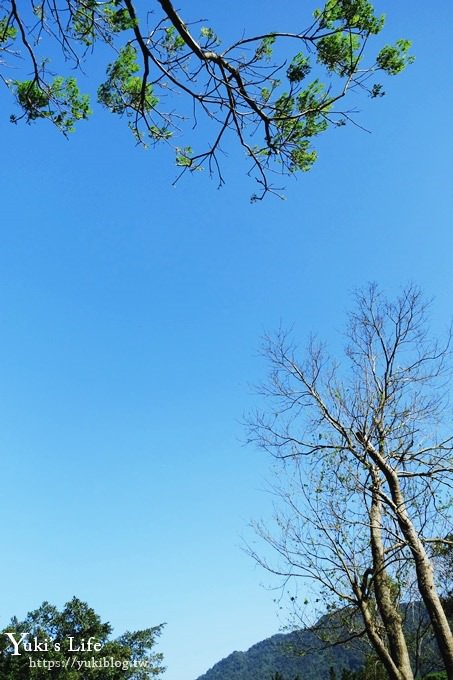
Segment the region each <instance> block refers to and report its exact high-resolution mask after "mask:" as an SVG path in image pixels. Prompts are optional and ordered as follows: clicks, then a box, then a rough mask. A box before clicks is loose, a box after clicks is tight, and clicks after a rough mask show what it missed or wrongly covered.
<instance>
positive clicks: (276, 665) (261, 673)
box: [197, 630, 369, 680]
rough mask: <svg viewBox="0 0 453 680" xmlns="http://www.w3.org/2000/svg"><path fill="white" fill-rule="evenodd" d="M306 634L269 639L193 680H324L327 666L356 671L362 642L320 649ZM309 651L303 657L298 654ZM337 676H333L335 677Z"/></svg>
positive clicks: (313, 637)
mask: <svg viewBox="0 0 453 680" xmlns="http://www.w3.org/2000/svg"><path fill="white" fill-rule="evenodd" d="M322 647H323V644H322V642H321V641H320V640H319V638H318V636H317V635H316V634H315V633H313V632H311V631H310V630H303V631H296V632H293V633H287V634H277V635H273V636H272V637H270V638H267V639H266V640H263V641H262V642H258V643H257V644H256V645H253V647H250V649H249V650H248V651H246V652H233V653H232V654H230V655H229V656H227V657H226V658H225V659H222V660H221V661H219V662H218V663H216V664H215V666H213V667H212V668H211V669H210V670H208V671H207V672H206V673H205V674H204V675H201V676H200V677H199V678H197V680H271V677H272V675H273V674H274V673H275V672H276V671H278V672H279V673H281V675H282V676H283V677H284V678H285V680H293V678H295V677H296V676H297V675H299V677H300V680H324V679H325V680H328V679H329V669H330V667H331V666H333V667H334V668H335V670H336V671H340V673H341V670H342V669H343V668H347V669H348V670H358V669H359V668H361V667H362V665H363V663H364V659H365V655H366V653H367V651H368V649H369V648H368V646H367V645H366V643H365V642H363V641H355V642H354V643H353V644H352V643H350V644H349V645H341V646H335V647H330V648H328V649H323V648H322ZM303 649H306V650H311V651H309V652H307V653H305V654H302V653H301V650H303ZM338 675H339V673H338V672H337V676H338Z"/></svg>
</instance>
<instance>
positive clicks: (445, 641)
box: [250, 285, 453, 680]
mask: <svg viewBox="0 0 453 680" xmlns="http://www.w3.org/2000/svg"><path fill="white" fill-rule="evenodd" d="M426 307H427V305H426V304H425V303H424V302H423V300H422V298H421V294H420V292H419V291H418V290H417V289H415V288H414V287H409V288H407V289H406V290H404V291H403V293H402V295H401V296H400V297H399V298H398V299H397V300H396V301H395V302H392V301H388V300H387V299H385V297H384V296H383V295H382V294H381V293H380V292H379V290H378V288H377V287H376V286H375V285H371V286H369V287H368V288H367V289H366V290H364V291H362V292H359V293H358V294H357V296H356V308H355V311H354V312H353V313H352V314H351V315H350V318H349V324H348V331H347V335H348V340H349V342H348V345H347V348H346V353H345V354H346V360H347V367H343V366H341V365H338V364H336V363H334V362H333V361H331V360H330V359H329V357H328V356H327V355H326V352H325V350H324V349H323V348H322V347H321V346H320V345H318V344H316V343H315V342H313V341H312V342H311V343H310V346H309V349H308V353H307V358H306V360H305V361H304V362H303V363H301V362H299V360H298V359H297V358H296V348H295V347H294V346H293V345H292V344H291V343H290V341H289V339H288V336H287V335H286V334H285V333H283V332H280V333H278V334H277V336H276V337H275V338H267V340H266V345H265V354H266V356H267V358H268V359H269V361H270V363H271V374H270V379H269V381H268V382H267V383H266V385H265V386H264V388H263V392H264V394H265V395H266V397H267V398H269V399H270V400H271V403H272V407H271V409H272V414H271V415H269V412H266V413H265V414H260V413H258V414H255V416H254V417H253V418H252V419H251V422H250V439H251V440H253V441H255V442H256V443H258V444H259V446H261V447H262V448H264V449H266V450H267V451H269V452H271V453H272V455H274V456H275V457H276V458H277V459H278V460H279V461H282V462H284V463H285V468H286V470H289V469H291V470H293V473H292V474H294V470H297V475H296V478H295V479H296V481H297V483H296V484H294V477H292V481H291V485H290V488H291V492H290V493H283V489H282V488H280V491H279V493H280V495H282V493H283V495H284V500H285V502H286V507H287V508H289V509H290V512H289V514H287V515H286V523H285V521H282V518H281V516H279V524H280V528H281V529H283V531H282V535H283V538H282V537H280V538H278V539H276V538H275V537H274V536H272V535H270V534H269V533H266V532H265V531H263V527H261V533H262V534H263V533H264V534H265V537H266V538H267V540H268V541H269V542H270V543H271V544H272V545H273V546H274V547H275V548H277V550H278V551H279V554H280V555H281V557H282V558H283V564H286V567H288V566H289V567H290V568H289V569H288V568H287V569H282V570H281V573H284V574H286V575H288V576H289V575H291V576H292V575H303V576H310V577H311V578H313V579H315V581H317V582H318V583H320V584H321V585H322V586H323V587H324V588H325V589H327V591H328V592H330V593H331V595H333V596H336V598H337V600H339V601H340V602H342V603H345V602H346V603H349V604H351V605H353V606H354V607H355V608H356V609H357V610H358V611H359V612H360V615H361V620H362V622H363V624H364V627H365V630H366V633H367V636H368V639H369V640H370V642H371V643H372V645H373V647H374V649H375V651H376V653H377V654H378V656H379V658H380V659H381V661H382V662H383V664H384V666H385V668H386V670H387V672H388V674H389V676H390V677H391V678H395V679H396V678H411V677H412V675H413V674H412V670H411V668H410V662H409V657H408V652H407V643H406V641H405V636H404V631H403V627H402V621H401V612H400V608H399V606H398V601H399V598H400V596H401V592H402V589H403V587H404V585H405V584H407V583H408V582H409V581H410V577H411V574H412V573H413V574H414V578H415V580H416V584H417V588H418V591H419V593H420V595H421V598H422V600H423V602H424V605H425V607H426V610H427V613H428V616H429V619H430V622H431V625H432V629H433V632H434V635H435V638H436V641H437V643H438V646H439V649H440V651H441V655H442V659H443V663H444V665H445V669H446V671H447V674H448V678H449V679H450V680H451V679H452V678H453V637H452V633H451V630H450V627H449V624H448V620H447V617H446V614H445V611H444V608H443V605H442V601H441V598H440V597H439V593H438V590H437V587H436V583H435V579H434V573H433V564H432V561H431V560H430V558H429V551H428V549H427V546H428V545H430V544H436V545H439V544H442V542H443V540H444V539H443V537H445V536H447V535H448V534H449V532H450V530H451V529H450V527H451V524H450V517H449V515H448V503H449V500H450V489H451V472H452V449H453V436H452V435H451V434H449V433H448V432H445V426H444V424H443V421H442V416H445V414H446V408H447V405H448V390H447V387H448V383H447V378H448V375H449V374H448V359H449V349H448V348H449V337H448V340H447V342H446V343H445V345H443V346H442V345H439V343H437V342H436V341H431V340H430V339H429V337H428V332H427V318H426ZM306 479H309V480H310V482H311V486H309V487H307V485H306V484H307V482H306V481H305V480H306ZM301 503H302V506H301V505H300V504H301ZM301 507H302V510H301ZM321 538H322V541H321V542H320V539H321ZM307 546H309V547H307ZM268 566H269V565H268ZM395 591H396V592H395ZM371 595H372V597H371Z"/></svg>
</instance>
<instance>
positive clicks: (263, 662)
mask: <svg viewBox="0 0 453 680" xmlns="http://www.w3.org/2000/svg"><path fill="white" fill-rule="evenodd" d="M402 611H403V612H404V619H405V629H406V632H407V633H408V635H409V636H411V635H412V634H413V633H414V631H415V630H416V628H417V626H418V624H419V623H420V622H423V621H424V622H425V623H424V625H428V619H427V615H426V611H425V608H424V606H423V605H422V604H421V603H420V602H412V603H407V604H403V605H402ZM350 616H351V613H350V612H348V610H347V609H344V610H338V611H336V612H335V613H331V614H325V615H324V616H322V617H321V618H320V619H319V621H318V622H317V624H316V625H315V626H314V627H313V628H311V629H310V628H306V629H304V630H298V631H294V632H292V633H286V634H283V633H278V634H277V635H273V636H272V637H269V638H267V639H266V640H262V641H261V642H258V643H257V644H255V645H253V646H252V647H250V649H248V650H247V651H246V652H237V651H236V652H233V653H232V654H230V655H229V656H227V657H225V658H224V659H222V660H221V661H219V662H218V663H216V664H215V665H214V666H213V667H212V668H211V669H210V670H208V671H207V672H206V673H204V675H200V676H199V677H198V678H197V680H271V678H272V676H273V675H274V674H275V673H276V672H278V673H280V674H281V675H282V676H283V678H284V679H285V680H294V678H296V677H297V676H299V678H300V680H329V671H330V668H331V667H333V668H334V669H335V671H336V674H337V677H340V676H341V672H342V670H343V669H347V670H350V671H357V670H360V669H361V668H362V667H363V666H364V664H365V659H366V656H367V655H369V654H370V653H372V650H371V648H370V646H369V644H368V642H367V640H366V638H365V637H359V638H355V639H354V640H352V641H350V642H347V643H342V644H336V645H331V646H328V645H326V644H325V643H323V642H322V639H321V638H322V637H324V636H326V639H331V640H332V639H333V638H335V639H337V640H338V639H341V638H345V637H346V638H347V637H348V634H347V630H346V628H345V626H344V623H343V622H344V620H345V618H348V617H349V618H350ZM332 636H333V637H332ZM423 645H424V654H423V660H422V662H421V666H420V669H419V670H420V672H421V674H422V675H425V674H426V673H428V672H430V671H436V670H439V669H440V668H441V667H442V666H441V664H440V654H439V650H438V648H437V646H436V644H435V642H434V640H433V637H432V636H431V635H430V634H429V633H428V635H427V637H426V638H425V640H424V643H423Z"/></svg>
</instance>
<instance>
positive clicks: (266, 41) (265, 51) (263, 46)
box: [255, 34, 275, 61]
mask: <svg viewBox="0 0 453 680" xmlns="http://www.w3.org/2000/svg"><path fill="white" fill-rule="evenodd" d="M274 43H275V36H274V35H272V34H271V35H268V36H266V37H265V38H263V39H262V40H261V42H260V43H259V45H258V47H257V48H256V50H255V59H256V61H261V60H262V59H264V60H269V59H270V58H271V57H272V48H273V45H274Z"/></svg>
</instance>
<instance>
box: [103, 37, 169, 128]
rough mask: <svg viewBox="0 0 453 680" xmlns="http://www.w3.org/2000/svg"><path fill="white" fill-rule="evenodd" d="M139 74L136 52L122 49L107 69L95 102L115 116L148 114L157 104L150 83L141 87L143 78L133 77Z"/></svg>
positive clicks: (130, 47)
mask: <svg viewBox="0 0 453 680" xmlns="http://www.w3.org/2000/svg"><path fill="white" fill-rule="evenodd" d="M139 71H140V66H139V65H138V63H137V50H136V49H135V48H134V47H133V46H132V45H126V47H124V48H123V49H122V50H120V53H119V55H118V58H117V60H116V61H114V62H113V63H112V64H110V65H109V66H108V68H107V76H108V77H107V80H106V81H105V82H104V83H103V84H102V85H101V86H100V87H99V89H98V100H99V102H100V103H101V104H103V105H104V106H105V107H106V108H108V109H109V110H110V111H111V112H112V113H117V114H119V115H123V114H124V113H126V114H127V115H131V114H133V113H134V112H137V111H140V112H141V111H144V112H149V111H151V109H153V108H154V107H155V106H156V104H157V103H158V101H159V100H158V98H157V97H155V96H154V94H153V87H152V85H151V83H144V82H143V78H141V77H140V76H138V75H135V74H136V73H138V72H139Z"/></svg>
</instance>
